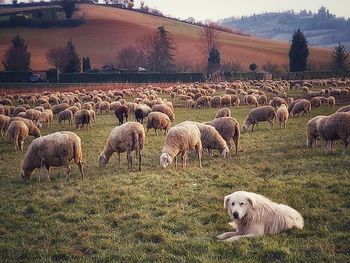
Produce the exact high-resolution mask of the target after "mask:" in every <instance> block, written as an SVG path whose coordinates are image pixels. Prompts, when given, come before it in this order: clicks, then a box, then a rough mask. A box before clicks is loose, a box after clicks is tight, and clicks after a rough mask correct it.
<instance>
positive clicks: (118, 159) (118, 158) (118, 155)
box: [116, 152, 120, 173]
mask: <svg viewBox="0 0 350 263" xmlns="http://www.w3.org/2000/svg"><path fill="white" fill-rule="evenodd" d="M119 167H120V153H119V152H117V168H116V171H117V173H118V172H119Z"/></svg>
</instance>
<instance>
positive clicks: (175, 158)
mask: <svg viewBox="0 0 350 263" xmlns="http://www.w3.org/2000/svg"><path fill="white" fill-rule="evenodd" d="M174 160H175V167H176V168H177V156H175V157H174Z"/></svg>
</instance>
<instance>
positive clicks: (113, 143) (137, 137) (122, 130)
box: [98, 122, 145, 172]
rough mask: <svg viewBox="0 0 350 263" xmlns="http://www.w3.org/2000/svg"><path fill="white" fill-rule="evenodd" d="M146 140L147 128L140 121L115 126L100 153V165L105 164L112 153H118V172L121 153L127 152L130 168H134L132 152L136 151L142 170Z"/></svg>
mask: <svg viewBox="0 0 350 263" xmlns="http://www.w3.org/2000/svg"><path fill="white" fill-rule="evenodd" d="M144 142H145V130H144V128H143V126H142V124H140V123H138V122H126V123H124V124H122V125H120V126H117V127H115V128H114V129H113V130H112V132H111V133H110V135H109V139H108V141H107V144H106V146H105V148H104V150H103V151H102V152H101V153H100V155H99V161H98V162H99V165H100V167H103V166H105V165H106V164H107V163H108V162H109V159H110V158H111V156H112V154H113V153H114V152H116V153H117V154H118V163H117V172H118V171H119V166H120V153H123V152H126V154H127V160H128V170H129V171H131V170H132V157H131V152H132V151H134V150H135V151H136V157H138V163H139V171H141V152H142V149H143V146H144Z"/></svg>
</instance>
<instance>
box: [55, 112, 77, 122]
mask: <svg viewBox="0 0 350 263" xmlns="http://www.w3.org/2000/svg"><path fill="white" fill-rule="evenodd" d="M57 119H58V123H59V124H62V121H63V122H64V123H66V120H67V121H68V124H69V125H72V120H73V112H72V111H71V110H70V109H65V110H64V111H61V112H59V113H58V115H57Z"/></svg>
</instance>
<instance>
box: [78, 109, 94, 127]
mask: <svg viewBox="0 0 350 263" xmlns="http://www.w3.org/2000/svg"><path fill="white" fill-rule="evenodd" d="M88 111H89V114H90V125H91V123H92V121H94V123H96V112H95V111H94V110H88ZM74 116H75V114H74Z"/></svg>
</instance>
